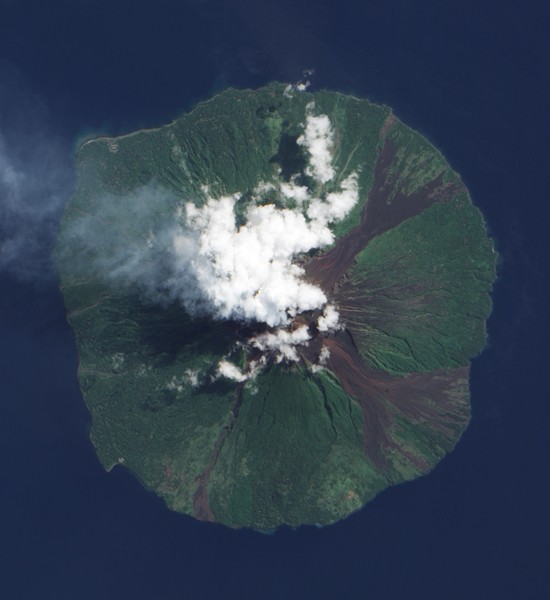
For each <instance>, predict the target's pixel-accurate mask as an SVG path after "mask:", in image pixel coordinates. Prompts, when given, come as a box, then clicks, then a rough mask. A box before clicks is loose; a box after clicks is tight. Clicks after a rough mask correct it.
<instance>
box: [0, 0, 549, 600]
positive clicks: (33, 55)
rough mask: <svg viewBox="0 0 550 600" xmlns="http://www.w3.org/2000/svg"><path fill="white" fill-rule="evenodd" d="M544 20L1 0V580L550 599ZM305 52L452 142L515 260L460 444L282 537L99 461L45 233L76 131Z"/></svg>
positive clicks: (441, 11) (297, 4)
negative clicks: (237, 526) (233, 521)
mask: <svg viewBox="0 0 550 600" xmlns="http://www.w3.org/2000/svg"><path fill="white" fill-rule="evenodd" d="M549 25H550V9H549V5H548V3H547V2H543V1H538V0H524V1H523V2H511V1H509V0H500V1H498V0H460V1H458V0H457V1H455V0H422V1H420V0H418V1H416V2H414V1H412V0H361V1H359V0H358V1H353V0H351V1H350V0H340V1H339V2H331V1H329V0H317V1H315V2H314V1H307V0H277V1H276V2H275V1H272V0H253V1H252V0H232V1H222V0H170V1H168V0H155V1H152V0H151V1H148V2H145V1H142V0H133V1H130V0H109V1H107V0H50V1H47V2H46V1H45V0H36V1H35V0H0V171H2V168H3V167H2V165H4V176H6V175H5V174H6V173H7V172H8V171H7V170H6V167H5V165H6V164H7V163H6V161H7V162H8V163H9V164H11V168H12V171H11V172H13V169H15V170H16V171H17V172H18V173H20V174H22V176H21V177H20V178H19V179H18V181H19V183H18V184H17V185H18V186H19V187H18V188H17V189H18V190H22V191H21V192H20V195H17V194H15V192H14V194H15V195H13V194H12V195H11V196H10V197H8V196H7V195H5V196H4V197H0V219H1V221H0V236H1V237H0V245H1V247H2V252H1V253H0V264H1V265H2V269H1V275H0V449H1V451H0V598H1V599H5V600H35V599H43V598H44V599H52V600H111V599H113V600H115V599H121V600H122V599H130V600H142V599H144V600H149V599H150V600H165V599H166V600H171V599H188V598H198V599H211V598H239V599H242V600H244V599H248V598H250V599H256V598H257V599H262V600H264V599H265V600H268V599H283V598H290V599H300V600H302V599H304V600H305V599H310V598H311V599H325V598H326V599H332V598H335V599H339V598H344V599H359V598H361V599H363V598H364V599H369V600H371V599H372V600H378V599H383V600H393V599H417V598H418V599H420V598H421V599H423V600H432V599H434V600H442V599H444V600H454V599H457V600H464V599H468V600H507V599H511V600H515V599H518V600H528V599H529V600H530V599H541V600H544V599H546V598H550V470H549V465H550V451H549V439H550V435H549V432H550V391H549V390H550V387H549V384H548V381H549V379H550V367H549V358H550V355H549V352H548V349H549V342H548V340H549V336H548V333H549V331H548V311H549V308H550V300H549V299H550V289H549V284H548V271H547V269H546V265H547V263H548V257H549V253H548V250H547V249H548V247H549V244H548V239H549V234H548V231H549V217H550V196H549V189H550V151H549V139H550V127H549V124H550V120H549V116H548V111H549V109H550V93H549V84H548V73H549V70H550V64H549V62H550V61H549V60H548V59H549V58H550V41H549V35H548V31H549ZM306 68H314V69H315V73H314V75H313V76H312V77H311V81H312V88H313V89H319V88H325V87H326V88H330V89H336V90H340V91H343V92H349V93H352V94H355V95H359V96H364V97H368V98H370V99H371V100H373V101H376V102H379V103H385V104H388V105H390V106H392V107H393V108H394V110H395V112H396V114H397V115H398V116H399V117H400V118H401V119H402V120H403V121H405V122H406V123H407V124H409V125H411V126H412V127H414V128H415V129H417V130H419V131H420V132H422V133H423V134H424V135H425V136H427V137H428V138H429V139H430V140H431V141H432V142H434V143H435V144H436V145H437V146H438V147H439V148H440V149H441V150H442V151H443V153H444V154H445V156H446V158H447V159H448V160H449V162H450V163H451V165H452V166H453V167H454V168H455V169H456V170H457V171H458V172H459V173H460V174H461V175H462V177H463V179H464V181H465V183H466V185H467V186H468V187H469V189H470V191H471V194H472V197H473V198H474V201H475V202H476V204H477V205H478V206H479V207H480V209H481V210H482V211H483V213H484V215H485V218H486V221H487V226H488V228H489V230H490V232H491V234H492V236H493V237H494V240H495V244H496V247H497V249H498V251H499V253H500V264H499V280H498V283H497V285H496V287H495V290H494V311H493V315H492V317H491V318H490V320H489V322H488V331H489V344H488V347H487V348H486V350H485V351H484V352H483V353H482V355H481V356H479V357H478V358H477V359H475V360H474V362H473V367H472V377H471V389H472V404H473V418H472V422H471V425H470V427H469V428H468V430H467V431H466V433H465V435H464V436H463V438H462V440H461V441H460V443H459V444H458V446H457V448H456V450H455V451H454V452H453V453H452V454H450V455H449V456H448V457H447V458H445V459H444V460H443V461H442V462H441V463H440V465H439V466H438V467H437V468H436V469H435V470H434V471H433V472H432V473H431V474H430V475H428V476H426V477H424V478H422V479H419V480H417V481H414V482H412V483H408V484H404V485H401V486H398V487H396V488H393V489H390V490H388V491H386V492H384V493H383V494H381V495H380V496H379V497H378V498H376V499H375V500H374V501H373V502H372V503H371V504H369V505H368V506H367V507H366V508H364V509H363V510H362V511H360V512H359V513H357V514H355V515H353V516H352V517H350V518H349V519H347V520H345V521H343V522H341V523H339V524H337V525H334V526H332V527H328V528H325V529H322V530H321V529H315V528H312V527H303V528H300V529H298V530H297V531H292V530H289V529H284V528H283V529H281V530H279V531H277V532H276V533H275V534H273V535H270V536H266V535H260V534H258V533H255V532H251V531H232V530H229V529H226V528H224V527H221V526H216V525H211V524H204V523H198V522H196V521H194V520H193V519H191V518H187V517H183V516H180V515H177V514H174V513H172V512H170V511H168V510H167V509H166V508H165V507H164V505H163V503H162V502H161V501H160V500H159V499H158V498H157V497H155V496H154V495H152V494H150V493H148V492H147V491H146V490H145V489H143V488H142V487H141V485H140V484H139V483H138V481H137V480H136V479H135V478H134V477H133V476H132V475H131V474H130V473H128V472H127V471H125V470H124V469H115V470H114V471H112V472H111V473H109V474H108V473H106V472H104V471H103V469H102V467H101V466H100V464H99V462H98V461H97V459H96V456H95V453H94V449H93V447H92V446H91V444H90V442H89V440H88V427H89V415H88V413H87V410H86V408H85V406H84V404H83V401H82V398H81V395H80V392H79V387H78V383H77V379H76V368H77V354H76V349H75V344H74V340H73V337H72V333H71V331H70V329H69V327H68V325H67V323H66V321H65V317H64V309H63V304H62V300H61V296H60V293H59V291H58V288H57V282H56V279H55V275H54V274H52V272H51V265H50V263H49V260H48V252H49V248H51V242H52V234H53V232H54V231H55V224H56V219H57V218H58V216H59V212H60V210H61V206H62V203H63V201H64V199H66V198H67V196H68V194H70V189H71V185H72V183H73V179H74V175H73V166H74V165H73V163H72V160H73V152H74V148H75V147H76V144H77V143H78V140H81V139H83V138H84V137H86V136H89V135H91V134H94V133H110V134H119V133H122V132H127V131H131V130H133V129H135V128H139V127H151V126H156V125H160V124H162V123H164V122H167V121H169V120H171V119H173V118H175V117H176V116H178V115H179V114H181V113H182V112H183V111H185V110H187V109H189V108H190V107H192V106H193V104H194V103H195V102H197V101H199V100H201V99H205V98H208V97H209V96H211V95H212V94H214V93H215V92H217V91H219V90H221V89H223V88H225V87H227V86H230V85H233V86H239V87H256V86H259V85H262V84H264V83H266V82H268V81H271V80H273V79H279V80H283V81H292V82H294V81H297V80H298V79H299V78H300V77H301V75H302V71H303V70H304V69H306ZM2 161H4V162H2ZM10 161H11V162H10ZM14 165H15V166H14ZM0 189H1V188H0ZM13 189H15V188H13ZM18 193H19V192H18Z"/></svg>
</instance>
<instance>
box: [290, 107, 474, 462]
mask: <svg viewBox="0 0 550 600" xmlns="http://www.w3.org/2000/svg"><path fill="white" fill-rule="evenodd" d="M395 121H396V120H395V117H393V115H390V116H389V117H388V119H387V120H386V123H385V124H384V126H383V127H382V130H381V132H380V144H381V149H380V152H379V155H378V159H377V162H376V165H375V171H374V183H373V186H372V189H371V190H370V192H369V194H368V197H367V201H366V202H365V207H364V208H363V211H362V214H361V221H360V224H359V225H358V226H357V227H355V228H354V229H352V230H351V231H350V232H349V233H348V234H347V235H346V236H345V237H343V238H341V239H340V240H338V241H337V242H336V244H335V246H334V247H333V248H332V249H331V250H329V251H328V252H326V253H324V254H321V255H319V256H317V257H315V258H313V259H311V260H310V261H309V262H308V263H307V264H305V265H304V269H305V272H306V278H307V279H308V280H309V281H312V282H314V283H316V284H317V285H319V286H320V287H321V288H322V289H323V291H324V292H325V293H326V294H327V297H329V298H332V299H334V300H335V302H336V304H338V296H339V291H340V288H341V286H342V283H343V281H344V279H345V277H346V274H347V272H348V271H349V269H350V267H351V266H352V265H353V263H354V260H355V257H356V255H357V254H358V253H359V252H361V250H363V249H364V248H365V247H366V246H367V244H368V243H369V242H370V241H371V240H372V239H373V238H374V237H376V236H377V235H380V234H381V233H384V232H386V231H389V230H390V229H393V228H394V227H396V226H397V225H399V224H400V223H402V222H403V221H405V220H406V219H409V218H411V217H414V216H416V215H418V214H420V213H421V212H422V211H424V210H425V209H427V208H429V207H430V206H432V205H433V204H436V203H439V202H445V201H448V200H450V199H451V198H453V197H454V196H455V195H456V194H457V193H458V192H460V191H461V190H462V189H464V187H463V185H462V183H460V182H453V183H445V182H444V181H443V173H440V174H439V175H438V176H436V177H435V178H434V179H432V180H431V181H429V182H428V183H426V184H425V185H423V186H422V187H420V188H419V189H417V190H416V191H414V192H413V193H409V194H407V193H406V192H405V191H404V190H403V188H402V187H400V181H399V174H398V173H393V174H392V164H393V162H394V160H395V158H396V156H397V150H398V147H397V146H396V144H395V143H394V142H393V141H392V140H391V139H389V137H388V135H387V134H388V132H389V131H390V129H391V128H392V127H393V125H394V124H395ZM390 194H391V195H392V196H391V197H392V200H391V203H388V198H389V197H390ZM319 342H320V340H318V339H316V340H315V341H314V343H313V345H312V346H313V347H310V348H309V349H307V350H305V351H304V352H303V353H302V354H303V356H304V358H306V359H307V360H311V359H312V355H313V354H314V353H315V352H318V349H319V348H320V343H319ZM321 343H322V344H324V345H326V346H327V348H328V349H329V350H330V358H329V361H328V363H327V367H328V368H329V369H330V370H331V371H332V372H333V373H334V375H335V376H336V377H337V378H338V380H339V381H340V384H341V385H342V387H343V388H344V390H345V391H346V393H348V394H349V395H350V396H352V397H354V398H355V399H356V400H357V402H358V403H359V404H360V406H361V408H362V411H363V415H364V444H365V452H366V454H367V456H368V457H369V458H370V460H371V461H372V462H373V464H374V465H375V466H376V467H377V468H378V469H379V470H381V471H382V472H385V471H387V469H388V467H389V466H390V465H389V463H388V461H389V458H388V457H390V456H395V454H396V453H397V454H399V455H401V457H402V460H403V459H404V460H405V461H406V462H408V463H410V464H412V465H413V466H414V468H415V469H417V470H418V471H419V472H423V471H426V470H427V469H429V468H430V466H431V465H432V464H433V462H435V461H433V460H432V461H431V463H428V462H427V461H426V460H425V459H424V458H420V457H419V456H417V455H416V454H415V453H414V452H412V451H411V450H412V448H410V447H407V446H406V445H405V443H404V442H403V441H399V439H398V436H396V435H395V433H396V430H397V429H398V428H399V423H398V422H397V421H398V418H399V417H401V418H402V419H403V420H404V421H406V422H408V423H410V424H411V425H414V426H415V428H416V429H417V431H420V430H422V432H423V435H425V436H427V437H428V438H429V439H430V443H431V446H432V448H433V450H434V453H436V454H437V453H441V454H442V453H443V452H445V451H448V450H450V449H451V448H452V447H453V446H454V444H455V442H456V440H457V439H458V437H459V435H460V433H461V432H462V431H463V429H464V428H465V427H466V425H467V423H468V420H469V416H470V410H469V401H468V373H469V367H461V368H456V369H442V370H436V371H431V372H424V373H410V374H408V375H405V376H394V375H391V374H389V373H386V372H384V371H380V370H376V369H373V368H371V367H369V366H368V365H367V364H366V363H365V361H364V360H363V359H362V358H361V356H360V355H359V352H358V351H357V347H356V345H355V342H354V340H353V332H352V331H350V330H346V331H341V332H338V333H337V334H335V335H333V336H330V337H329V338H325V339H324V340H322V341H321ZM402 460H401V462H402Z"/></svg>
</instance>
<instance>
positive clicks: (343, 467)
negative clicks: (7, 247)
mask: <svg viewBox="0 0 550 600" xmlns="http://www.w3.org/2000/svg"><path fill="white" fill-rule="evenodd" d="M56 257H57V263H58V268H59V274H60V282H61V288H62V293H63V297H64V301H65V305H66V309H67V317H68V321H69V323H70V325H71V327H72V329H73V331H74V335H75V338H76V345H77V349H78V354H79V367H78V379H79V382H80V386H81V390H82V394H83V397H84V400H85V402H86V405H87V406H88V408H89V410H90V413H91V431H90V435H91V439H92V442H93V444H94V446H95V448H96V450H97V454H98V457H99V460H100V461H101V463H102V464H103V465H104V467H105V468H106V469H111V468H112V467H114V466H116V465H124V467H126V468H128V469H130V471H131V472H133V473H134V474H135V475H136V476H137V477H138V478H139V480H140V481H141V482H142V483H143V485H144V486H145V487H146V488H148V489H149V490H151V491H153V492H155V493H156V494H158V495H159V496H161V497H162V498H163V499H164V500H165V502H166V504H167V506H168V507H169V508H171V509H172V510H174V511H178V512H180V513H184V514H188V515H192V516H193V517H195V518H197V519H200V520H204V521H214V522H218V523H222V524H224V525H227V526H230V527H234V528H240V527H248V528H254V529H257V530H263V531H267V530H273V529H274V528H276V527H278V526H280V525H284V524H286V525H289V526H293V527H295V526H298V525H301V524H315V525H327V524H330V523H334V522H335V521H338V520H340V519H342V518H344V517H346V516H347V515H349V514H351V513H352V512H354V511H356V510H358V509H359V508H361V507H362V506H364V505H365V504H366V503H367V502H368V501H369V500H371V499H372V498H374V497H375V496H376V495H377V494H378V493H379V492H381V491H382V490H384V489H386V488H387V487H388V486H391V485H395V484H398V483H400V482H403V481H407V480H411V479H414V478H416V477H419V476H421V475H423V474H425V473H427V472H429V471H430V470H431V469H433V468H434V466H435V465H436V464H437V463H438V462H439V461H440V460H441V459H442V458H443V457H444V456H445V455H446V454H447V453H448V452H449V451H451V450H452V449H453V448H454V446H455V445H456V443H457V441H458V440H459V438H460V437H461V435H462V433H463V432H464V430H465V428H466V427H467V425H468V422H469V419H470V393H469V370H470V361H471V359H472V358H473V357H475V356H476V355H477V354H478V353H479V352H480V351H481V350H482V349H483V347H484V346H485V343H486V327H485V321H486V319H487V317H488V316H489V314H490V311H491V306H492V305H491V297H490V293H491V289H492V285H493V282H494V280H495V264H496V253H495V251H494V248H493V244H492V241H491V239H490V238H489V237H488V235H487V232H486V228H485V224H484V221H483V218H482V215H481V213H480V211H479V210H478V209H477V208H476V207H475V206H474V205H473V203H472V201H471V199H470V196H469V194H468V191H467V189H466V187H465V186H464V184H463V183H462V181H461V179H460V177H459V176H458V175H457V174H456V173H455V172H454V171H453V170H452V169H451V168H450V167H449V165H448V164H447V163H446V161H445V159H444V158H443V156H442V155H441V153H440V152H439V151H438V150H437V149H436V148H435V147H434V146H433V145H432V144H430V143H429V142H428V141H427V140H426V139H425V138H424V137H423V136H421V135H420V134H418V133H417V132H415V131H413V130H412V129H410V128H409V127H407V126H405V125H404V124H403V123H401V122H400V120H399V119H398V118H397V117H396V116H395V115H394V114H393V112H392V110H391V109H390V108H388V107H386V106H380V105H376V104H373V103H371V102H369V101H367V100H364V99H358V98H355V97H351V96H347V95H343V94H340V93H336V92H331V91H318V92H315V93H309V92H308V91H305V90H304V89H303V86H292V85H285V84H281V83H272V84H270V85H268V86H265V87H263V88H260V89H256V90H236V89H228V90H226V91H224V92H222V93H220V94H218V95H216V96H215V97H213V98H211V99H210V100H208V101H206V102H202V103H200V104H198V105H197V106H196V107H195V108H194V109H193V110H192V112H190V113H189V114H185V115H184V116H182V117H180V118H178V119H176V120H175V121H174V122H172V123H170V124H168V125H165V126H163V127H160V128H158V129H152V130H140V131H136V132H134V133H131V134H129V135H123V136H119V137H98V138H96V139H93V140H89V141H87V142H86V143H84V144H82V145H81V147H80V149H79V151H78V156H77V183H76V189H75V193H74V195H73V197H72V199H71V200H70V202H69V203H68V205H67V207H66V209H65V212H64V215H63V217H62V222H61V226H60V231H59V235H58V239H57V245H56Z"/></svg>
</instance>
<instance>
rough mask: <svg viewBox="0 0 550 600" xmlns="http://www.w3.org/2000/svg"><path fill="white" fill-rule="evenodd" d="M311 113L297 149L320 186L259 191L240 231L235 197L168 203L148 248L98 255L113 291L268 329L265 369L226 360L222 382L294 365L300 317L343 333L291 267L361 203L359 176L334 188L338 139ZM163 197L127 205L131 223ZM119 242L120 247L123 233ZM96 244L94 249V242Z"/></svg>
mask: <svg viewBox="0 0 550 600" xmlns="http://www.w3.org/2000/svg"><path fill="white" fill-rule="evenodd" d="M314 111H315V107H314V105H313V104H312V103H311V104H309V105H308V106H307V112H306V119H305V124H304V131H303V134H302V135H301V136H300V137H299V138H298V143H299V144H300V145H301V146H302V147H303V148H304V150H305V152H306V154H307V157H308V165H307V169H306V172H307V173H308V174H309V175H310V176H311V177H313V178H314V179H315V180H316V182H317V184H316V188H315V189H316V192H315V193H314V192H313V191H311V190H309V189H308V188H307V187H306V186H300V185H298V184H297V183H296V182H295V179H291V181H290V182H283V181H276V182H275V183H273V182H271V183H269V184H263V185H260V186H258V189H257V193H258V194H259V195H260V196H261V197H257V198H256V200H257V202H256V203H251V204H250V205H249V207H248V209H247V211H246V214H245V219H244V224H242V225H238V224H237V221H236V215H235V205H236V203H237V202H238V200H239V195H233V196H223V197H219V198H214V197H207V198H206V201H205V202H204V204H202V206H200V207H197V206H196V205H195V204H194V203H192V202H187V203H184V204H181V201H177V200H176V199H174V205H175V206H177V208H176V214H175V218H174V219H173V220H172V221H171V222H170V223H164V224H163V226H162V227H158V228H157V230H156V231H152V232H151V234H150V235H149V237H148V239H147V241H146V243H145V244H141V245H140V246H139V247H136V246H135V245H134V246H132V245H130V246H126V245H124V244H122V245H121V247H120V248H118V249H116V248H115V251H113V249H112V248H111V250H110V251H109V252H108V253H104V254H102V255H101V259H100V260H101V261H103V262H102V263H101V265H100V270H101V271H102V272H103V273H104V274H106V276H107V277H109V278H111V279H114V280H115V281H116V282H117V283H120V282H123V283H126V284H127V285H136V284H137V285H139V286H141V287H142V289H144V290H145V291H146V293H148V294H149V295H150V296H153V297H154V298H155V299H157V300H158V299H160V300H172V301H173V300H177V301H178V302H179V303H181V304H182V305H183V306H184V307H185V309H186V310H187V311H188V312H189V313H190V314H192V315H201V314H203V315H204V314H205V315H208V316H210V317H213V318H215V319H234V320H241V321H247V322H260V323H264V324H266V325H267V326H269V328H271V330H270V331H268V332H266V333H263V334H259V335H257V336H256V337H253V338H251V339H249V340H248V345H249V346H250V347H251V348H254V349H256V350H259V351H260V352H261V353H263V358H264V361H260V363H254V364H252V363H251V364H249V365H248V367H247V369H246V370H245V371H242V370H241V369H239V368H238V367H237V366H236V365H234V364H232V363H231V362H229V361H228V360H223V361H221V362H220V364H219V365H218V376H220V377H227V378H229V379H233V380H235V381H245V380H246V379H248V378H250V377H252V376H253V375H254V374H255V373H256V372H257V370H258V369H259V368H261V366H262V364H264V362H265V357H266V356H272V357H273V358H274V360H275V361H276V362H280V361H283V360H285V361H296V360H298V359H299V354H298V351H297V348H298V347H299V346H301V345H305V344H307V343H308V341H309V340H310V333H309V330H308V327H307V326H306V325H303V324H302V325H298V326H297V325H296V324H295V323H293V319H294V318H295V317H296V316H297V315H299V314H300V313H303V312H304V311H315V310H320V311H323V312H322V314H321V316H320V317H319V318H318V321H317V329H318V331H319V332H321V334H327V333H329V332H330V331H333V330H335V329H337V328H338V327H339V316H338V312H337V310H336V308H335V307H334V306H332V305H331V304H329V303H328V300H327V297H326V295H325V294H324V292H323V291H322V290H321V289H320V288H319V287H317V286H315V285H313V284H311V283H309V282H308V281H306V280H305V278H304V271H303V269H302V268H301V267H300V266H299V265H298V264H296V259H297V258H298V257H299V256H300V255H302V254H303V253H306V252H308V251H310V250H312V249H317V248H322V247H324V246H327V245H329V244H331V243H332V242H333V241H334V234H333V233H332V231H331V229H330V225H331V224H332V223H335V222H338V221H340V220H342V219H343V218H344V217H345V216H346V215H347V214H349V211H350V210H351V209H352V208H353V207H354V206H355V204H356V203H357V201H358V198H359V188H358V177H357V174H356V173H351V174H350V175H348V176H347V178H346V179H344V180H343V181H342V182H340V184H339V185H337V186H336V185H334V182H333V180H334V177H335V170H334V167H333V165H332V159H333V150H334V130H333V128H332V125H331V122H330V120H329V118H328V116H326V115H316V114H314ZM328 182H332V184H331V189H332V190H333V191H330V192H328V193H325V192H324V191H323V186H324V185H325V184H327V183H328ZM205 192H206V193H208V190H207V189H205ZM162 193H165V192H163V191H162V190H160V189H153V188H149V189H144V190H141V191H140V192H138V196H141V198H139V197H133V198H132V199H131V200H130V201H129V206H131V207H132V211H133V212H134V214H135V211H136V210H137V211H140V210H144V211H147V210H151V208H150V207H151V206H154V204H155V202H154V197H152V196H154V194H162ZM266 196H267V197H266ZM270 199H271V201H270ZM275 200H277V204H276V203H275ZM287 201H290V203H288V204H287V205H286V206H284V204H285V202H287ZM108 204H109V203H108V202H106V213H105V214H103V219H102V221H103V222H109V221H110V216H109V210H120V204H119V205H118V207H117V208H116V209H113V208H112V206H111V208H109V207H108ZM281 204H283V207H281ZM139 207H142V208H141V209H140V208H139ZM148 207H149V208H148ZM144 217H145V218H147V215H141V216H140V217H139V219H138V220H141V219H143V218H144ZM117 220H118V222H120V219H117ZM132 221H135V218H134V219H128V220H127V222H128V223H130V225H127V226H128V227H131V223H132ZM78 226H79V227H80V233H77V237H78V236H83V237H84V236H89V235H90V232H91V231H92V229H91V228H90V227H89V223H86V222H84V221H82V220H81V221H79V222H78ZM119 234H120V238H121V239H125V237H126V236H125V231H120V232H119ZM92 235H93V237H94V242H95V243H97V241H98V238H97V236H95V235H94V234H93V233H92ZM99 236H100V234H99ZM127 237H128V239H132V236H131V235H128V236H127ZM134 238H135V236H134ZM98 260H99V259H98ZM322 358H323V360H325V357H324V356H323V357H322Z"/></svg>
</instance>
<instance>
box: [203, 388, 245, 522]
mask: <svg viewBox="0 0 550 600" xmlns="http://www.w3.org/2000/svg"><path fill="white" fill-rule="evenodd" d="M242 389H243V386H242V384H241V383H240V384H239V385H238V386H237V389H236V390H235V398H234V400H233V404H232V405H231V415H230V418H229V423H228V424H227V425H226V426H225V427H224V428H223V429H222V430H221V431H220V434H219V435H218V438H217V440H216V443H215V444H214V448H213V449H212V453H211V455H210V460H209V461H208V464H207V465H206V468H205V469H204V471H203V472H202V473H201V474H200V475H199V476H198V477H197V478H196V479H195V481H194V483H197V484H198V486H197V490H196V491H195V493H194V495H193V514H194V516H195V518H197V519H199V520H200V521H215V520H216V518H215V516H214V513H213V512H212V509H211V508H210V503H209V501H208V480H209V479H210V473H212V469H213V468H214V466H215V465H216V462H217V461H218V456H219V455H220V451H221V449H222V446H223V443H224V442H225V440H226V438H227V436H228V435H229V434H230V433H231V430H232V429H233V427H234V425H235V422H236V421H237V417H238V416H239V409H240V408H241V402H242Z"/></svg>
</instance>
